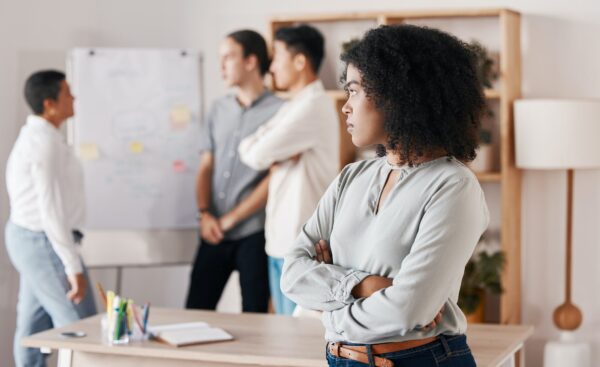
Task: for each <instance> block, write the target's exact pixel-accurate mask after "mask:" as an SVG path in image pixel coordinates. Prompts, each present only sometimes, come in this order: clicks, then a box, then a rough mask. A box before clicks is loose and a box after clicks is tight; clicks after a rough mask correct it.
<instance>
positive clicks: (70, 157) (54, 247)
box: [5, 70, 96, 367]
mask: <svg viewBox="0 0 600 367" xmlns="http://www.w3.org/2000/svg"><path fill="white" fill-rule="evenodd" d="M25 99H26V100H27V103H28V104H29V106H30V107H31V109H32V111H33V114H32V115H30V116H29V117H28V118H27V123H26V124H25V126H23V128H22V129H21V132H20V133H19V137H18V138H17V141H16V142H15V145H14V147H13V149H12V151H11V154H10V157H9V159H8V163H7V168H6V186H7V189H8V196H9V199H10V207H11V213H10V219H9V221H8V223H7V224H6V230H5V236H6V239H5V243H6V248H7V250H8V255H9V257H10V259H11V262H12V263H13V265H14V266H15V268H16V269H17V270H18V272H19V275H20V285H19V302H18V305H17V328H16V331H15V339H14V357H15V364H16V366H17V367H21V366H45V365H46V363H45V357H44V356H43V355H42V354H41V353H40V351H39V349H33V348H23V347H21V345H20V344H21V338H22V337H24V336H28V335H31V334H34V333H37V332H40V331H43V330H47V329H50V328H52V327H61V326H64V325H67V324H70V323H72V322H74V321H76V320H78V319H80V318H84V317H88V316H90V315H93V314H95V313H96V307H95V303H94V298H93V296H92V292H90V291H89V289H88V284H89V280H88V277H87V272H86V269H85V266H84V264H83V262H82V261H81V258H80V256H79V251H78V249H77V245H78V243H79V242H80V240H81V238H82V234H81V232H79V231H78V230H77V229H78V228H81V225H82V224H83V223H82V222H83V216H84V212H85V206H84V193H83V175H82V171H81V167H80V165H79V162H78V161H77V159H76V157H75V156H74V154H73V153H72V152H71V150H70V149H69V147H68V146H67V144H66V142H65V139H64V137H63V135H62V134H61V133H60V131H59V127H60V125H61V124H62V123H63V122H64V121H65V120H66V119H67V118H69V117H71V116H73V99H74V98H73V96H72V95H71V92H70V89H69V85H68V84H67V82H66V80H65V74H64V73H62V72H59V71H52V70H48V71H40V72H37V73H34V74H33V75H31V76H30V77H29V79H27V82H26V84H25Z"/></svg>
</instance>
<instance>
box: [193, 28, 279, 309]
mask: <svg viewBox="0 0 600 367" xmlns="http://www.w3.org/2000/svg"><path fill="white" fill-rule="evenodd" d="M220 53H221V72H222V76H223V79H224V81H225V83H226V84H227V86H230V87H237V91H236V93H235V94H232V95H227V96H225V97H222V98H220V99H218V100H217V101H216V102H215V103H214V104H213V106H212V108H211V110H210V112H209V115H208V119H207V121H206V124H205V130H204V134H203V136H202V139H203V140H202V148H201V149H202V157H201V160H200V168H199V172H198V179H197V188H196V191H197V201H198V212H199V219H200V236H201V241H200V242H201V243H200V248H199V249H198V253H197V255H196V260H195V262H194V266H193V270H192V275H191V282H190V289H189V293H188V298H187V303H186V306H187V308H197V309H215V308H216V306H217V303H218V301H219V298H220V297H221V294H222V292H223V289H224V288H225V285H226V283H227V280H228V279H229V276H230V275H231V272H232V271H233V270H238V271H239V273H240V285H241V289H242V309H243V311H244V312H267V308H268V301H269V286H268V273H267V255H266V253H265V248H264V247H265V238H264V220H265V214H264V207H265V204H266V201H267V188H268V179H269V178H268V172H267V171H256V170H253V169H251V168H249V167H247V166H246V165H244V164H243V163H241V162H240V159H239V156H238V149H237V148H238V145H239V143H240V141H241V140H242V139H243V138H245V137H246V136H248V135H250V134H252V133H254V131H256V129H257V128H258V127H259V126H261V125H262V124H264V123H265V122H267V121H268V120H269V119H270V118H271V117H272V116H273V115H274V114H275V113H276V112H277V110H278V109H279V107H280V106H281V104H282V103H283V101H282V100H281V99H279V98H277V97H275V96H273V95H272V94H271V93H270V92H269V91H267V90H266V88H265V87H264V84H263V77H264V75H265V73H266V72H267V70H268V67H269V59H268V54H267V46H266V43H265V40H264V39H263V38H262V36H260V35H259V34H258V33H256V32H254V31H250V30H242V31H237V32H234V33H231V34H230V35H228V36H227V37H226V38H225V40H224V41H223V43H222V44H221V48H220Z"/></svg>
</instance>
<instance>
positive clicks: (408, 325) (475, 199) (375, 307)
mask: <svg viewBox="0 0 600 367" xmlns="http://www.w3.org/2000/svg"><path fill="white" fill-rule="evenodd" d="M488 222H489V215H488V211H487V206H486V204H485V198H484V196H483V192H482V190H481V188H480V186H479V184H478V183H477V181H476V179H475V178H464V179H460V180H456V181H455V182H449V183H446V184H445V185H444V186H442V187H441V188H440V189H439V190H438V191H437V192H436V193H435V194H434V195H433V196H432V197H431V198H430V200H429V201H428V203H427V205H426V207H425V210H424V213H423V216H422V219H421V222H420V224H419V230H418V232H417V236H416V238H415V241H414V243H413V245H412V247H411V250H410V253H409V254H408V255H407V256H406V258H405V259H404V261H403V262H402V265H401V268H400V270H399V272H398V274H397V275H396V276H395V277H394V281H393V285H392V286H391V287H389V288H386V289H383V290H380V291H378V292H376V293H374V294H373V295H371V296H370V297H367V298H362V299H359V300H357V301H356V302H354V303H351V304H348V305H345V306H344V307H342V308H339V309H337V310H333V311H331V312H326V313H324V315H323V323H324V325H325V327H326V329H327V330H328V331H330V332H333V333H335V334H336V335H338V336H339V337H340V339H343V340H346V341H350V342H352V341H357V340H358V341H361V342H365V343H368V342H370V341H373V340H381V339H382V338H387V337H394V336H403V335H405V334H406V333H408V332H410V331H411V330H414V329H417V328H419V327H422V326H424V325H427V324H429V323H430V322H431V320H433V319H434V317H435V316H436V315H437V313H438V312H439V310H440V308H441V307H442V305H444V304H445V303H446V301H447V300H448V298H449V297H450V293H451V292H452V289H453V286H452V285H453V284H456V282H457V280H458V281H460V279H461V278H462V275H463V272H464V268H465V265H466V263H467V261H468V260H469V258H470V256H471V254H472V252H473V250H474V247H475V245H476V244H477V242H478V240H479V238H480V236H481V234H482V233H483V231H484V230H485V229H486V227H487V225H488Z"/></svg>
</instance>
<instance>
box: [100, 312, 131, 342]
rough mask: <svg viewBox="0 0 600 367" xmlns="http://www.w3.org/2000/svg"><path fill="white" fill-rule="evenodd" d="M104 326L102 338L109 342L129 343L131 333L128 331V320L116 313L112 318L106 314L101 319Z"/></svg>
mask: <svg viewBox="0 0 600 367" xmlns="http://www.w3.org/2000/svg"><path fill="white" fill-rule="evenodd" d="M100 323H101V327H102V339H103V340H104V341H106V342H107V343H108V344H115V345H120V344H128V343H129V336H130V333H129V332H128V331H127V320H125V319H123V318H121V317H118V315H117V314H116V313H115V314H114V315H112V318H110V319H109V318H108V316H107V315H106V314H104V315H103V316H102V319H101V321H100Z"/></svg>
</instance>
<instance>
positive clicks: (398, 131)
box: [341, 25, 485, 165]
mask: <svg viewBox="0 0 600 367" xmlns="http://www.w3.org/2000/svg"><path fill="white" fill-rule="evenodd" d="M341 60H342V61H343V62H344V63H345V64H346V65H349V64H351V65H353V66H354V67H356V68H357V69H358V71H359V73H360V75H361V78H362V86H363V88H364V90H365V93H366V95H367V98H369V99H370V100H371V101H373V102H374V104H375V108H377V109H378V110H379V111H381V112H382V114H383V118H384V130H385V131H386V132H387V134H388V135H389V138H388V142H387V145H386V146H385V147H384V146H379V147H378V154H379V155H380V156H381V155H384V154H385V152H386V150H387V149H391V150H393V151H396V152H397V153H399V155H400V158H401V160H402V161H404V162H407V163H408V164H410V165H412V164H413V163H414V162H415V161H416V160H418V158H419V157H422V156H423V155H426V154H429V153H432V152H434V151H437V150H443V151H444V152H445V153H446V154H447V155H448V156H453V157H455V158H456V159H458V160H461V161H464V162H467V161H471V160H473V159H474V158H475V156H476V153H475V149H476V148H477V147H478V144H479V143H478V141H479V127H480V125H481V116H482V113H483V111H484V107H485V99H484V96H483V90H482V88H481V83H480V81H479V79H478V77H477V72H476V69H475V61H476V59H475V54H474V53H473V52H472V50H471V49H470V48H469V46H468V45H467V44H466V43H464V42H462V41H460V40H459V39H457V38H456V37H454V36H451V35H449V34H447V33H444V32H442V31H439V30H436V29H431V28H426V27H419V26H413V25H397V26H381V27H378V28H375V29H371V30H369V31H368V32H367V33H366V34H365V36H364V37H363V38H362V39H361V40H359V41H357V42H356V43H354V44H353V45H352V46H351V47H350V48H349V49H348V50H347V51H346V52H344V53H343V54H342V55H341ZM342 79H343V80H345V79H346V75H343V76H342Z"/></svg>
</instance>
